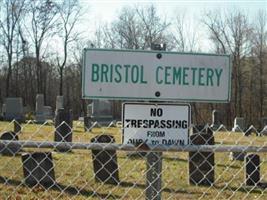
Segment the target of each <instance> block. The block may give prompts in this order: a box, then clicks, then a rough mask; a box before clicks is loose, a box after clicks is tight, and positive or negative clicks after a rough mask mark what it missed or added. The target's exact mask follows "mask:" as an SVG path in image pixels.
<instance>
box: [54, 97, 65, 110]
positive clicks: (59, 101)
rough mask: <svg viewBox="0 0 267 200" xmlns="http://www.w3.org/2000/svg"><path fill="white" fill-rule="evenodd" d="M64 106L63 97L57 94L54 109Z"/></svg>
mask: <svg viewBox="0 0 267 200" xmlns="http://www.w3.org/2000/svg"><path fill="white" fill-rule="evenodd" d="M60 108H64V97H63V96H57V100H56V110H58V109H60Z"/></svg>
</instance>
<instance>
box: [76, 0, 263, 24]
mask: <svg viewBox="0 0 267 200" xmlns="http://www.w3.org/2000/svg"><path fill="white" fill-rule="evenodd" d="M151 3H153V4H154V5H155V6H156V7H157V9H158V11H159V13H160V14H161V15H163V16H164V15H173V14H174V13H177V12H180V11H183V10H186V11H187V12H189V13H190V14H201V12H202V11H203V10H213V9H218V8H221V9H226V10H227V9H236V8H238V9H241V10H245V11H247V12H248V13H249V14H255V13H256V12H257V10H259V9H264V8H265V9H267V0H261V1H257V0H250V1H248V0H247V1H244V0H243V1H237V0H232V1H231V0H228V1H226V0H224V1H222V0H213V1H211V0H210V1H208V0H198V1H196V0H195V1H190V0H188V1H182V0H154V1H151V0H134V1H133V0H81V4H82V6H84V7H86V6H88V7H89V10H88V11H89V12H90V13H91V14H90V15H91V16H95V17H98V18H99V19H101V20H103V21H107V22H108V21H111V20H113V19H114V18H115V17H116V14H117V13H118V12H119V11H120V9H121V8H122V7H123V6H128V5H141V6H145V5H150V4H151Z"/></svg>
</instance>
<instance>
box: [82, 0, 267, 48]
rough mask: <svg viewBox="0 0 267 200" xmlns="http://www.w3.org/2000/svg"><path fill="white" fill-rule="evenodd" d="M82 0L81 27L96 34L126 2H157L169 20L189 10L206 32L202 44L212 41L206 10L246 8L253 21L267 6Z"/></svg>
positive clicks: (263, 1)
mask: <svg viewBox="0 0 267 200" xmlns="http://www.w3.org/2000/svg"><path fill="white" fill-rule="evenodd" d="M80 3H81V6H82V8H83V10H84V12H85V15H84V20H83V23H84V24H85V25H84V26H81V29H83V28H84V31H85V32H87V35H88V32H90V33H91V34H93V33H94V30H95V29H96V28H97V27H98V26H99V25H102V24H105V23H110V22H112V21H114V20H115V19H116V17H117V16H118V14H119V12H120V10H121V9H122V8H123V7H125V6H131V5H132V6H133V5H137V6H141V7H143V6H148V5H151V4H153V5H155V6H156V8H157V11H158V13H159V15H160V16H162V17H165V18H167V19H169V20H173V19H174V18H175V16H176V15H177V14H179V13H184V14H186V19H187V20H189V21H191V26H193V27H194V28H195V29H197V30H198V32H199V35H200V36H199V37H202V36H203V38H205V39H203V40H202V41H201V42H202V43H201V44H200V45H201V46H205V45H206V46H208V45H209V44H208V42H210V41H208V38H207V34H206V32H205V30H204V28H203V26H201V25H200V23H199V21H198V20H200V19H201V17H202V16H203V13H205V11H206V12H207V11H212V10H218V9H220V10H222V11H231V10H241V11H244V12H243V13H247V15H248V18H250V19H252V21H253V18H254V17H255V15H256V14H257V12H258V10H260V9H266V10H267V0H260V1H259V0H250V1H248V0H246V1H245V0H243V1H240V0H239V1H237V0H224V1H222V0H213V1H211V0H198V1H196V0H195V1H192V0H188V1H182V0H154V1H151V0H134V1H133V0H80ZM195 19H198V20H195ZM88 24H89V26H88ZM82 27H83V28H82ZM195 29H194V30H195ZM89 35H90V34H89Z"/></svg>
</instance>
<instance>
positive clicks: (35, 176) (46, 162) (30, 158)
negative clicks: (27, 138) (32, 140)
mask: <svg viewBox="0 0 267 200" xmlns="http://www.w3.org/2000/svg"><path fill="white" fill-rule="evenodd" d="M21 158H22V163H23V174H24V181H25V183H26V184H27V185H28V186H36V185H41V186H44V187H51V186H53V185H55V183H56V182H55V172H54V165H53V159H52V154H51V152H34V153H24V154H22V156H21Z"/></svg>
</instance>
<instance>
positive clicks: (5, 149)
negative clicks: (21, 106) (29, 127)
mask: <svg viewBox="0 0 267 200" xmlns="http://www.w3.org/2000/svg"><path fill="white" fill-rule="evenodd" d="M0 140H14V141H18V140H19V137H18V135H17V134H16V133H15V132H13V131H9V132H4V133H3V134H2V135H1V136H0ZM20 151H21V146H20V145H8V146H5V145H1V146H0V153H1V154H3V155H7V156H14V155H15V154H17V153H18V152H20Z"/></svg>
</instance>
